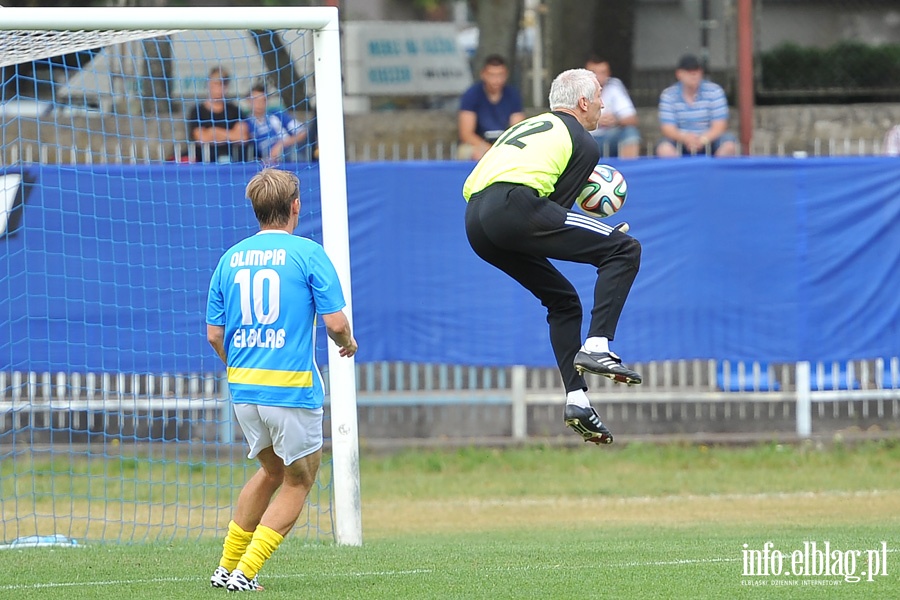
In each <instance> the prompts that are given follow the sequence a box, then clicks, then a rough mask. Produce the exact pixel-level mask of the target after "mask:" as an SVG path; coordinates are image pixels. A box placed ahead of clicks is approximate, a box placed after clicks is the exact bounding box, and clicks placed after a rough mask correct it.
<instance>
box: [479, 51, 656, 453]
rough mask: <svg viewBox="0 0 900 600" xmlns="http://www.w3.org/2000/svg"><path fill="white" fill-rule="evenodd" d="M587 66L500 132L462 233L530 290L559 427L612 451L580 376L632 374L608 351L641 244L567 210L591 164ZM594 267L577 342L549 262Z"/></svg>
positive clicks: (592, 108) (595, 115)
mask: <svg viewBox="0 0 900 600" xmlns="http://www.w3.org/2000/svg"><path fill="white" fill-rule="evenodd" d="M600 92H601V86H600V83H599V82H598V81H597V77H596V76H595V75H594V74H593V73H591V72H590V71H588V70H586V69H572V70H569V71H563V72H562V73H560V74H559V75H558V76H557V77H556V79H554V80H553V83H552V84H551V85H550V112H546V113H543V114H540V115H537V116H534V117H531V118H530V119H525V120H524V121H522V122H520V123H517V124H515V125H513V126H512V127H510V128H509V129H507V130H506V131H505V132H503V134H502V135H501V136H500V137H499V138H498V139H497V141H496V142H494V145H493V146H491V147H490V149H489V150H488V151H487V153H485V155H484V156H483V157H482V158H481V160H479V161H478V164H477V165H475V168H474V169H473V170H472V173H471V174H470V175H469V177H468V178H467V179H466V182H465V184H464V185H463V197H465V199H466V201H467V202H468V205H467V206H466V236H467V237H468V239H469V244H470V245H471V246H472V249H473V250H474V251H475V253H476V254H477V255H478V256H479V257H481V258H482V259H483V260H485V261H486V262H488V263H490V264H492V265H494V266H495V267H497V268H498V269H500V270H501V271H503V272H504V273H506V274H507V275H509V276H510V277H512V278H513V279H515V280H516V281H517V282H518V283H519V284H521V285H522V286H523V287H524V288H525V289H527V290H528V291H529V292H531V293H532V294H533V295H534V296H535V297H536V298H537V299H538V300H540V301H541V303H542V304H543V305H544V306H545V307H546V309H547V322H548V323H549V325H550V345H551V346H552V347H553V353H554V355H555V356H556V362H557V365H558V366H559V371H560V374H561V375H562V380H563V385H564V386H565V390H566V408H565V412H564V413H563V420H564V421H565V423H566V425H568V426H569V427H571V428H572V429H574V430H575V431H576V432H577V433H578V434H579V435H580V436H581V437H582V439H584V441H586V442H593V443H595V444H611V443H612V441H613V437H612V434H611V433H610V432H609V429H608V428H607V427H606V426H605V425H604V424H603V423H602V422H601V421H600V417H599V416H598V415H597V412H596V411H595V410H594V409H593V408H592V407H591V404H590V402H589V400H588V397H587V394H585V392H586V391H587V389H588V388H587V384H586V383H585V380H584V376H583V372H585V371H587V372H590V373H596V374H598V375H602V376H604V377H608V378H609V379H612V380H613V381H616V382H618V383H626V384H637V383H641V376H640V375H639V374H638V373H636V372H634V371H632V370H631V369H629V368H627V367H626V366H625V365H623V364H622V360H621V359H620V358H619V357H618V356H616V355H615V354H614V353H613V352H612V351H610V349H609V342H610V341H611V340H612V339H613V338H614V337H615V333H616V326H617V324H618V322H619V315H620V314H621V312H622V308H623V307H624V306H625V299H626V298H627V297H628V292H629V291H630V290H631V284H632V283H633V282H634V278H635V276H637V272H638V268H639V266H640V262H641V245H640V243H639V242H638V241H637V240H636V239H634V238H633V237H631V236H629V235H627V234H626V233H625V231H626V230H627V228H625V227H623V225H624V224H619V225H616V226H615V227H613V226H611V225H607V224H606V223H604V222H602V221H599V220H597V219H595V218H593V217H589V216H587V215H585V214H583V213H579V212H574V211H572V210H569V209H571V208H572V206H573V205H574V204H575V198H576V197H577V196H578V193H579V192H580V191H581V189H582V187H584V184H585V182H586V181H587V178H588V175H590V173H591V171H593V169H594V167H595V166H596V165H597V161H598V160H599V158H600V148H599V147H598V146H597V144H596V142H594V138H592V137H591V134H590V133H588V132H589V131H593V130H594V129H596V128H597V122H598V121H599V120H600V111H601V109H602V108H603V100H602V99H601V97H600ZM550 259H558V260H567V261H571V262H577V263H582V264H588V265H592V266H594V267H595V268H596V269H597V283H596V284H595V287H594V306H593V309H592V310H591V321H590V326H589V328H588V337H587V339H586V340H585V342H584V344H583V345H582V343H581V321H582V316H583V315H582V308H581V300H580V299H579V297H578V293H577V292H576V291H575V287H574V286H573V285H572V284H571V283H570V282H569V280H568V279H566V278H565V277H564V276H563V275H562V273H560V272H559V270H557V268H556V267H555V266H554V265H553V264H552V263H551V262H550Z"/></svg>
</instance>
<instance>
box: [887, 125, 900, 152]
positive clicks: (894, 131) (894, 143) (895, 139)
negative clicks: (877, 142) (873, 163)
mask: <svg viewBox="0 0 900 600" xmlns="http://www.w3.org/2000/svg"><path fill="white" fill-rule="evenodd" d="M884 155H885V156H900V125H894V126H893V127H891V128H890V129H889V130H888V132H887V134H885V136H884Z"/></svg>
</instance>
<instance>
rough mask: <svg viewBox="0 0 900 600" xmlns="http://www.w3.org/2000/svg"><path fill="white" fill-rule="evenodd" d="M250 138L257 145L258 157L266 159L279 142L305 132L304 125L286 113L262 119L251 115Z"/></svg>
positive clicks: (272, 113)
mask: <svg viewBox="0 0 900 600" xmlns="http://www.w3.org/2000/svg"><path fill="white" fill-rule="evenodd" d="M246 123H247V127H248V128H249V130H250V138H251V139H252V140H253V141H254V143H255V144H256V156H257V157H258V158H265V157H267V156H268V155H269V152H270V151H271V150H272V146H274V145H275V144H276V143H277V142H283V141H284V140H286V139H288V138H289V137H291V136H292V135H296V134H298V133H300V132H301V131H303V124H302V123H300V122H299V121H297V120H296V119H294V118H293V117H291V116H290V115H289V114H287V113H286V112H284V111H277V112H270V113H268V114H266V116H265V117H263V118H262V119H257V118H256V116H255V115H251V116H250V117H249V118H247V120H246Z"/></svg>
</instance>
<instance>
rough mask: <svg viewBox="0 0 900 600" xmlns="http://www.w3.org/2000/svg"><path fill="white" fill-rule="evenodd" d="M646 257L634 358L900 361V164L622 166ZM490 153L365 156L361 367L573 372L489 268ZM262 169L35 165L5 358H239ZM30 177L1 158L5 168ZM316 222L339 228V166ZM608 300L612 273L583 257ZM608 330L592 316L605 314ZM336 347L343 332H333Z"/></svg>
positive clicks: (12, 233)
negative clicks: (482, 203) (221, 283)
mask: <svg viewBox="0 0 900 600" xmlns="http://www.w3.org/2000/svg"><path fill="white" fill-rule="evenodd" d="M616 164H617V166H618V167H619V168H620V169H621V170H622V172H623V173H624V175H625V177H626V179H627V181H628V188H629V196H628V200H627V202H626V204H625V207H624V208H623V209H622V210H621V212H620V213H619V214H618V215H616V216H613V217H611V218H610V219H609V221H610V222H612V223H615V222H618V220H626V221H628V222H629V223H630V224H631V227H632V228H631V233H632V234H633V235H634V236H635V237H636V238H637V239H639V240H640V241H641V243H642V245H643V258H642V265H641V270H640V273H639V274H638V276H637V280H636V282H635V285H634V287H633V288H632V292H631V295H630V297H629V300H628V303H627V304H626V306H625V310H624V313H623V315H622V319H621V321H620V324H619V330H618V333H617V336H616V340H615V341H614V343H613V345H612V346H613V348H614V350H616V351H617V352H618V353H619V354H621V355H622V356H623V358H624V359H625V360H626V361H629V362H632V361H649V360H663V359H682V358H684V359H692V358H716V359H730V360H761V361H775V362H780V361H797V360H826V361H830V360H846V359H850V358H875V357H887V356H896V355H898V354H900V169H898V168H897V164H898V163H897V162H896V159H892V158H846V159H841V158H811V159H776V158H772V159H732V160H722V159H720V160H713V159H684V160H672V161H663V160H637V161H628V162H619V163H616ZM471 166H472V164H471V163H463V162H421V163H398V162H392V163H364V164H351V165H348V167H347V177H348V195H349V198H348V202H349V213H350V238H351V240H350V241H351V244H350V253H351V269H352V286H353V287H352V296H353V308H354V325H355V329H356V336H357V339H358V341H359V343H360V353H359V354H358V355H357V360H358V361H362V362H371V361H410V362H430V363H453V364H479V365H510V364H524V365H533V366H539V365H540V366H545V365H552V364H553V363H554V361H553V355H552V353H551V351H550V347H549V341H548V334H547V325H546V318H545V314H544V310H543V308H542V307H541V306H540V304H539V302H538V301H537V300H536V299H535V298H533V297H532V296H530V294H529V293H528V292H526V291H524V290H523V289H521V288H520V287H519V286H518V285H517V284H515V283H514V282H513V281H512V280H510V279H509V278H508V277H507V276H506V275H504V274H503V273H501V272H500V271H497V270H496V269H494V268H493V267H491V266H489V265H487V264H485V263H483V262H482V261H481V260H480V259H478V258H477V257H476V256H475V255H474V253H473V252H472V251H471V249H470V248H469V246H468V243H467V242H466V238H465V231H464V228H463V213H464V211H465V202H464V200H463V199H462V196H461V193H460V189H461V187H462V183H463V181H464V180H465V177H466V175H467V174H468V172H469V170H470V169H471ZM257 170H258V166H256V165H226V166H222V165H174V164H159V165H146V166H140V165H139V166H134V165H127V166H122V165H115V166H114V165H79V166H71V165H70V166H61V165H46V166H28V167H24V168H20V169H18V171H16V172H19V173H21V174H23V175H24V176H25V179H26V181H27V182H28V183H26V184H25V186H24V187H25V190H24V191H25V192H26V193H24V194H23V196H24V205H23V206H19V207H18V208H16V209H15V214H14V215H12V217H13V218H11V219H10V227H9V231H8V232H7V233H6V235H4V236H2V237H0V261H2V266H0V370H6V371H9V370H26V371H39V372H40V371H51V372H56V371H64V372H76V371H81V372H84V371H113V372H136V373H144V372H148V373H162V372H192V371H214V370H219V368H220V366H219V365H218V364H217V360H218V359H217V358H216V357H215V355H214V354H213V352H212V350H211V349H210V348H209V347H208V345H207V343H206V339H205V324H204V321H203V319H204V307H205V301H206V287H207V283H208V281H209V275H210V273H211V272H212V269H213V267H214V266H215V264H216V261H217V260H218V258H219V256H220V255H221V253H222V252H223V251H224V250H225V249H226V248H227V247H228V246H230V245H231V244H232V243H234V242H236V241H237V240H239V239H241V238H242V237H245V236H247V235H250V234H252V233H253V232H254V231H255V225H256V222H255V219H254V217H253V213H252V210H251V209H250V207H249V203H248V201H246V200H245V199H244V186H245V185H246V182H247V180H248V179H249V178H250V177H251V176H252V175H253V173H255V172H256V171H257ZM12 171H13V170H11V169H7V170H6V171H4V170H0V175H2V174H3V173H10V172H12ZM300 176H301V179H302V180H303V188H304V189H307V188H308V189H311V190H313V191H312V192H304V193H303V199H302V202H303V213H302V216H301V219H302V221H301V226H300V229H299V233H301V234H304V235H309V236H311V237H314V238H317V239H318V240H319V241H321V236H320V233H319V231H320V225H319V223H318V215H319V211H320V208H319V206H320V205H319V198H318V197H317V192H315V190H317V189H318V182H317V174H316V172H315V171H314V170H313V171H308V170H305V168H304V170H303V171H301V172H300ZM560 268H561V269H562V271H563V272H564V273H566V274H567V275H569V276H570V277H571V279H572V281H573V283H574V284H575V285H576V287H577V288H578V289H579V292H580V293H581V295H582V298H583V300H584V303H585V314H588V313H589V307H590V302H591V298H592V288H593V281H594V276H595V274H594V272H593V269H592V268H591V267H589V266H585V265H571V264H561V265H560ZM585 328H586V323H585ZM323 339H324V338H323Z"/></svg>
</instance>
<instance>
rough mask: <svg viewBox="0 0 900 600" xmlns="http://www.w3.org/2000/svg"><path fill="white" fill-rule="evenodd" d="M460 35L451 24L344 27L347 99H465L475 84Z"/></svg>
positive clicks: (365, 23)
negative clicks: (458, 95)
mask: <svg viewBox="0 0 900 600" xmlns="http://www.w3.org/2000/svg"><path fill="white" fill-rule="evenodd" d="M456 35H457V32H456V27H455V26H454V25H453V24H452V23H419V22H415V21H413V22H406V21H354V22H348V23H344V24H343V25H342V37H343V41H344V93H346V94H349V95H369V96H375V95H388V96H423V95H424V96H428V95H457V94H461V93H462V92H463V91H465V89H466V88H467V87H468V86H469V85H470V84H471V83H472V74H471V71H470V70H469V61H468V59H467V57H466V53H465V50H464V49H463V48H462V47H461V46H460V45H459V44H458V43H457V40H456Z"/></svg>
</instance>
